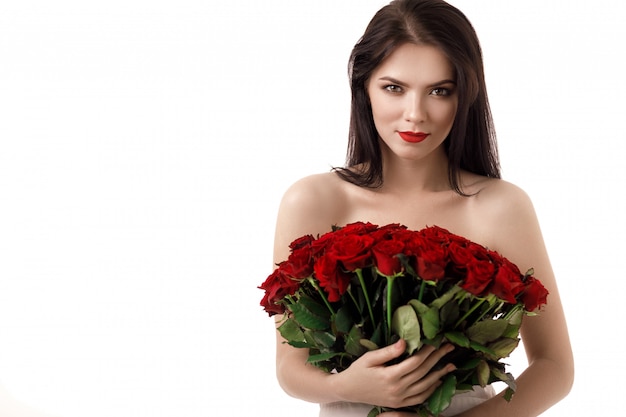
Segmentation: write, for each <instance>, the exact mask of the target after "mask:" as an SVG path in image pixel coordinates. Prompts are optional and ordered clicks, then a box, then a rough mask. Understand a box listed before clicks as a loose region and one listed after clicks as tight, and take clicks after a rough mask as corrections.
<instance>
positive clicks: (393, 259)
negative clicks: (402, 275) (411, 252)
mask: <svg viewBox="0 0 626 417" xmlns="http://www.w3.org/2000/svg"><path fill="white" fill-rule="evenodd" d="M402 249H404V243H402V242H401V241H399V240H381V241H380V242H378V243H377V244H376V245H374V247H373V248H372V252H373V254H374V260H375V265H376V268H377V269H378V271H379V272H380V273H381V274H382V275H385V276H389V277H390V276H393V275H396V274H397V273H399V272H402V263H401V262H400V258H398V256H397V255H398V254H401V253H402Z"/></svg>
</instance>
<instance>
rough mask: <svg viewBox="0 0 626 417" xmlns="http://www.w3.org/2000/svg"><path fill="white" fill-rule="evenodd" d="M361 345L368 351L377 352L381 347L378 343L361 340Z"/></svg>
mask: <svg viewBox="0 0 626 417" xmlns="http://www.w3.org/2000/svg"><path fill="white" fill-rule="evenodd" d="M359 343H360V344H361V345H362V346H363V347H365V348H366V349H367V350H376V349H378V348H379V346H378V345H377V344H376V343H374V342H372V341H371V340H369V339H361V340H359Z"/></svg>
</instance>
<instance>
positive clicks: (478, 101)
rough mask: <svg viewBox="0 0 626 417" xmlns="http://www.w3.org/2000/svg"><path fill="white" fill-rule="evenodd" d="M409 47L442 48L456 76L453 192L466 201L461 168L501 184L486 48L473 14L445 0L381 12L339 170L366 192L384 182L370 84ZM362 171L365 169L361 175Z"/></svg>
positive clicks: (357, 53)
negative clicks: (402, 47)
mask: <svg viewBox="0 0 626 417" xmlns="http://www.w3.org/2000/svg"><path fill="white" fill-rule="evenodd" d="M405 43H413V44H417V45H431V46H434V47H436V48H438V49H439V50H440V51H442V52H443V53H444V55H445V56H446V57H447V58H448V59H449V61H450V62H451V64H452V66H453V68H454V71H455V76H456V85H457V87H456V88H457V92H458V108H457V112H456V116H455V118H454V123H453V125H452V129H451V130H450V133H449V134H448V137H447V138H446V139H445V141H444V148H445V150H446V153H447V156H448V166H449V168H448V178H449V182H450V186H451V187H452V189H453V190H455V191H456V192H457V193H459V194H461V195H466V194H465V193H464V192H463V190H462V187H461V185H460V171H461V170H466V171H469V172H473V173H475V174H479V175H484V176H487V177H493V178H500V163H499V158H498V151H497V144H496V136H495V130H494V127H493V120H492V117H491V110H490V108H489V102H488V100H487V90H486V86H485V78H484V70H483V59H482V51H481V47H480V43H479V41H478V37H477V36H476V32H475V30H474V28H473V27H472V24H471V23H470V21H469V20H468V19H467V18H466V17H465V15H464V14H463V13H462V12H461V11H460V10H458V9H457V8H455V7H453V6H451V5H450V4H448V3H446V2H445V1H442V0H394V1H392V2H391V3H390V4H388V5H387V6H385V7H383V8H382V9H380V10H379V11H378V12H377V13H376V15H375V16H374V17H373V18H372V20H371V21H370V23H369V25H368V26H367V28H366V30H365V33H364V34H363V36H362V37H361V39H360V40H359V41H358V42H357V44H356V45H355V46H354V49H353V50H352V53H351V55H350V60H349V65H348V74H349V79H350V87H351V90H352V104H351V112H350V130H349V138H348V151H347V157H346V165H345V167H343V168H335V172H337V174H338V175H339V176H340V177H341V178H343V179H344V180H346V181H349V182H351V183H353V184H357V185H359V186H364V187H370V188H376V187H379V186H381V185H382V184H383V167H382V154H381V150H380V144H379V135H378V132H377V130H376V127H375V125H374V119H373V116H372V108H371V103H370V100H369V97H368V94H367V83H368V81H369V79H370V77H371V75H372V73H373V72H374V70H375V69H376V68H377V67H378V66H379V65H380V64H381V63H382V62H383V61H384V60H385V58H387V57H388V56H389V55H390V54H391V53H392V52H393V51H394V50H395V49H396V48H397V47H399V46H400V45H402V44H405ZM357 165H358V166H360V167H362V169H354V168H355V167H356V166H357Z"/></svg>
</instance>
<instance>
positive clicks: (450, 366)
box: [446, 364, 456, 372]
mask: <svg viewBox="0 0 626 417" xmlns="http://www.w3.org/2000/svg"><path fill="white" fill-rule="evenodd" d="M454 370H456V366H454V365H453V364H449V365H448V366H446V371H448V372H452V371H454Z"/></svg>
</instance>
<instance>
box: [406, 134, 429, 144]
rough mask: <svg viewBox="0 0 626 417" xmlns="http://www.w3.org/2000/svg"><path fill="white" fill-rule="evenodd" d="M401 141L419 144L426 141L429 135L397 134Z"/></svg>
mask: <svg viewBox="0 0 626 417" xmlns="http://www.w3.org/2000/svg"><path fill="white" fill-rule="evenodd" d="M398 134H399V135H400V137H401V138H402V140H404V141H405V142H409V143H419V142H422V141H423V140H424V139H426V138H427V137H428V136H429V135H430V133H424V132H398Z"/></svg>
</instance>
